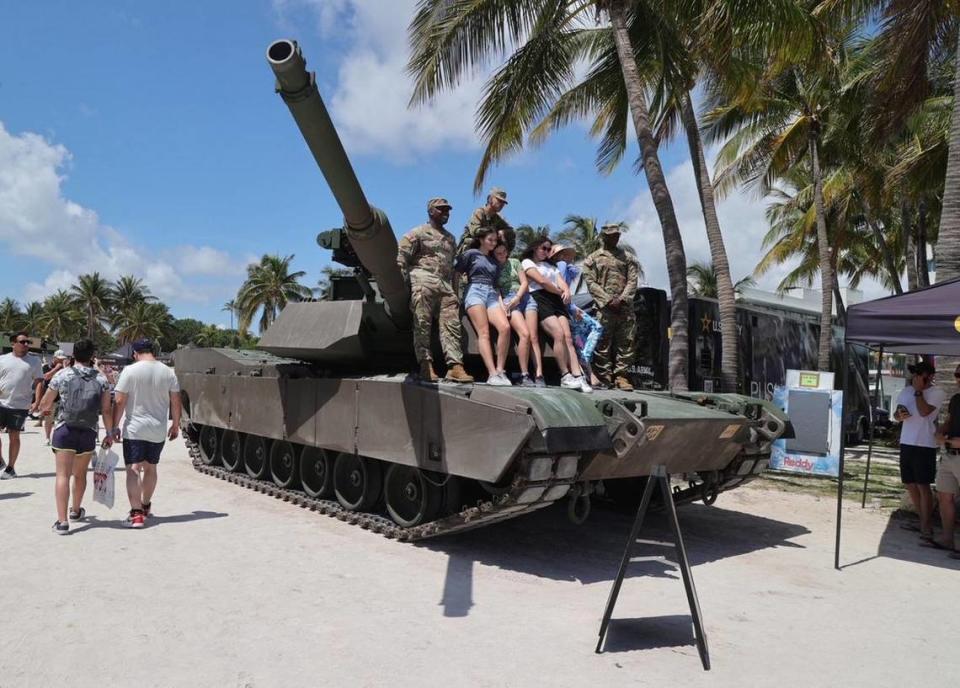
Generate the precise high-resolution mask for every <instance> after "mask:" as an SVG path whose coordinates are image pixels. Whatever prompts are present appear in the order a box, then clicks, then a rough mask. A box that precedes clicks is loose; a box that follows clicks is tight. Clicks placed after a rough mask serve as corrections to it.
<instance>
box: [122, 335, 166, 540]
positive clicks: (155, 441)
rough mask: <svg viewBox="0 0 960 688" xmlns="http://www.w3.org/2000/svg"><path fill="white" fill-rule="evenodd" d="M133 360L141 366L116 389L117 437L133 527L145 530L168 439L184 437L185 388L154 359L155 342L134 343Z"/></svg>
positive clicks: (128, 370) (131, 367)
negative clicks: (182, 392)
mask: <svg viewBox="0 0 960 688" xmlns="http://www.w3.org/2000/svg"><path fill="white" fill-rule="evenodd" d="M133 357H134V359H135V360H136V362H135V363H134V364H133V365H129V366H127V367H126V368H124V369H123V372H121V373H120V379H119V380H117V386H116V387H115V389H114V392H115V395H116V403H115V406H114V409H113V432H114V438H115V439H116V438H119V437H121V436H122V437H123V462H124V464H126V466H127V496H128V497H129V498H130V517H129V518H128V519H127V525H128V526H129V527H131V528H143V526H144V523H145V521H146V519H147V518H148V517H149V516H150V509H151V500H152V499H153V492H154V490H156V488H157V464H158V463H159V462H160V452H161V451H162V450H163V443H164V440H168V439H169V440H174V439H176V438H177V435H178V434H179V432H180V408H181V406H180V385H179V383H178V382H177V376H176V375H175V374H174V372H173V370H172V369H171V368H170V367H169V366H167V365H166V364H164V363H161V362H160V361H158V360H157V359H156V358H154V356H153V342H152V341H150V340H149V339H138V340H137V341H135V342H134V343H133ZM121 418H123V426H122V427H121V425H120V419H121ZM168 418H169V419H170V427H169V429H168V428H167V419H168Z"/></svg>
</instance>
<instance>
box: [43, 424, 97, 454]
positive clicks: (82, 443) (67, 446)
mask: <svg viewBox="0 0 960 688" xmlns="http://www.w3.org/2000/svg"><path fill="white" fill-rule="evenodd" d="M50 448H51V449H53V451H55V452H58V451H60V452H73V453H74V454H90V453H91V452H93V451H94V450H95V449H96V448H97V431H96V430H93V429H91V428H81V427H70V426H69V425H61V426H60V427H59V428H57V429H56V430H54V431H53V437H52V438H51V440H50Z"/></svg>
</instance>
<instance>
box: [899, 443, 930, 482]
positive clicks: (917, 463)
mask: <svg viewBox="0 0 960 688" xmlns="http://www.w3.org/2000/svg"><path fill="white" fill-rule="evenodd" d="M936 478H937V448H936V447H918V446H917V445H915V444H901V445H900V482H902V483H903V484H905V485H906V484H908V483H909V484H919V485H930V484H931V483H932V482H933V481H934V480H936Z"/></svg>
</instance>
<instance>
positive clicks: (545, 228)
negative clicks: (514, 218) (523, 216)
mask: <svg viewBox="0 0 960 688" xmlns="http://www.w3.org/2000/svg"><path fill="white" fill-rule="evenodd" d="M516 231H517V245H516V246H515V247H514V252H515V253H523V252H524V251H525V250H526V248H527V246H529V245H530V244H532V243H533V242H534V240H536V239H537V238H538V237H542V236H545V237H548V236H550V225H537V226H535V227H534V226H533V225H519V226H517V228H516Z"/></svg>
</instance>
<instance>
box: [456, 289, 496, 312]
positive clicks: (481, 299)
mask: <svg viewBox="0 0 960 688" xmlns="http://www.w3.org/2000/svg"><path fill="white" fill-rule="evenodd" d="M499 305H500V292H498V291H497V289H496V287H493V286H492V285H489V284H478V283H476V282H472V283H471V284H470V286H469V287H468V288H467V295H466V297H464V299H463V307H464V308H471V307H473V306H486V307H487V309H488V310H489V309H490V308H496V307H497V306H499Z"/></svg>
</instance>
